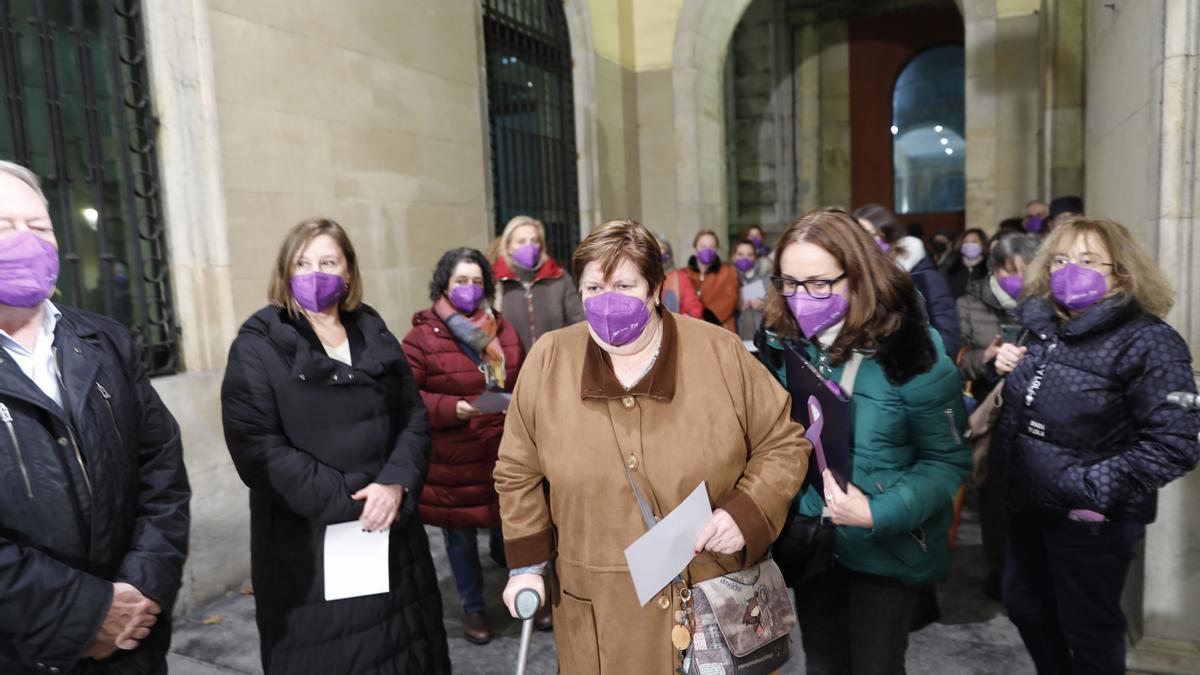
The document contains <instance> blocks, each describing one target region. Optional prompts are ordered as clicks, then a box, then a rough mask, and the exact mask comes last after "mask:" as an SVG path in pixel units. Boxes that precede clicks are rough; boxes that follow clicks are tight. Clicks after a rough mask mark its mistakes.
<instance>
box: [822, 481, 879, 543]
mask: <svg viewBox="0 0 1200 675" xmlns="http://www.w3.org/2000/svg"><path fill="white" fill-rule="evenodd" d="M821 478H822V479H824V481H825V503H826V504H828V505H829V512H830V514H831V515H832V517H833V524H834V525H846V526H849V527H865V528H868V529H869V528H872V527H875V519H874V518H872V517H871V502H870V501H869V500H868V499H867V496H866V495H865V494H863V492H862V490H859V489H858V486H856V485H855V484H854V483H847V484H846V491H845V492H842V488H841V486H840V485H838V482H837V480H835V479H834V477H833V474H832V473H830V472H829V469H826V470H825V473H823V474H821Z"/></svg>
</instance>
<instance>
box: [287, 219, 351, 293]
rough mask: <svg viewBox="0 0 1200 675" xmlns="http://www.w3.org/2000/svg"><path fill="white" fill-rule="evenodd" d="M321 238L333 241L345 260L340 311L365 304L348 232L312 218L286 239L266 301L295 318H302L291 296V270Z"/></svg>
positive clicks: (289, 233) (335, 224) (289, 232)
mask: <svg viewBox="0 0 1200 675" xmlns="http://www.w3.org/2000/svg"><path fill="white" fill-rule="evenodd" d="M322 234H327V235H329V236H330V237H333V240H334V241H336V242H337V245H338V247H339V248H341V249H342V255H343V256H344V257H345V258H346V272H347V274H348V275H349V278H348V279H347V280H346V294H345V295H344V296H342V303H341V305H340V307H341V308H342V309H343V310H346V311H350V310H352V309H355V308H357V307H358V306H359V305H360V304H362V296H363V290H362V277H361V276H360V275H359V272H358V256H357V255H355V253H354V245H353V244H351V243H350V236H349V235H347V234H346V230H345V229H343V228H342V226H341V225H338V224H337V223H336V222H334V221H332V220H330V219H328V218H309V219H307V220H302V221H300V222H299V223H297V224H296V226H295V227H293V228H292V229H291V230H290V231H288V233H287V236H286V237H284V239H283V245H282V246H280V247H279V255H278V256H277V257H276V258H275V270H274V272H273V273H272V274H271V283H270V285H269V286H268V287H267V301H268V302H270V303H271V304H272V305H274V306H276V307H279V308H286V309H287V310H288V312H289V313H290V314H291V315H292V316H300V315H301V312H300V303H298V302H296V296H294V295H293V294H292V266H293V265H294V264H295V262H296V258H297V257H298V256H299V255H300V253H301V252H302V251H303V250H304V249H305V248H306V247H307V246H308V244H309V242H311V241H312V240H313V239H316V238H317V237H319V236H321V235H322Z"/></svg>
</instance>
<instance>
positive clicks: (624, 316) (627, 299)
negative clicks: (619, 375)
mask: <svg viewBox="0 0 1200 675" xmlns="http://www.w3.org/2000/svg"><path fill="white" fill-rule="evenodd" d="M583 313H584V315H585V316H587V321H588V325H590V326H591V327H592V330H593V331H595V332H596V336H597V337H599V338H600V339H601V340H602V341H603V342H604V343H605V344H608V345H612V346H613V347H620V346H622V345H627V344H629V343H630V342H633V341H634V340H636V339H638V337H640V336H641V334H642V333H643V332H645V330H646V326H647V325H649V324H650V310H649V309H648V308H647V307H646V301H645V300H642V299H640V298H635V297H633V296H630V295H622V294H620V293H614V292H612V291H608V292H607V293H601V294H600V295H596V296H593V297H590V298H588V299H587V300H585V301H584V303H583Z"/></svg>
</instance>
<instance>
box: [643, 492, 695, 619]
mask: <svg viewBox="0 0 1200 675" xmlns="http://www.w3.org/2000/svg"><path fill="white" fill-rule="evenodd" d="M711 517H712V506H710V505H709V503H708V489H707V488H706V487H705V486H704V483H703V481H702V482H701V483H700V485H698V486H696V489H695V490H693V491H692V494H690V495H688V498H687V499H685V500H683V503H682V504H680V505H679V506H677V507H675V510H674V511H672V512H670V513H668V514H667V517H666V518H663V519H662V520H661V521H659V522H658V524H657V525H655V526H654V528H653V529H651V530H650V531H649V532H647V533H646V534H643V535H642V536H640V537H638V539H637V541H635V542H633V543H632V544H630V545H629V548H627V549H625V561H626V562H628V563H629V574H630V575H631V576H632V577H633V587H634V589H635V590H636V591H637V596H638V602H640V603H641V604H642V606H645V604H646V603H647V602H650V599H651V598H653V597H654V595H655V594H656V593H658V592H659V591H661V590H662V589H663V586H666V585H667V584H669V583H671V580H672V579H674V578H675V577H676V576H677V575H678V574H679V573H680V572H682V571H683V569H684V568H685V567H687V565H688V563H690V562H691V561H692V558H694V557H695V555H696V553H695V548H694V546H695V544H696V537H697V536H698V535H699V534H700V530H703V529H704V526H705V525H707V524H708V519H709V518H711Z"/></svg>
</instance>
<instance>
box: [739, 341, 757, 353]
mask: <svg viewBox="0 0 1200 675" xmlns="http://www.w3.org/2000/svg"><path fill="white" fill-rule="evenodd" d="M742 344H744V345H746V349H747V350H748V351H749V352H750V353H751V354H757V353H758V347H755V346H754V340H742Z"/></svg>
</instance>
